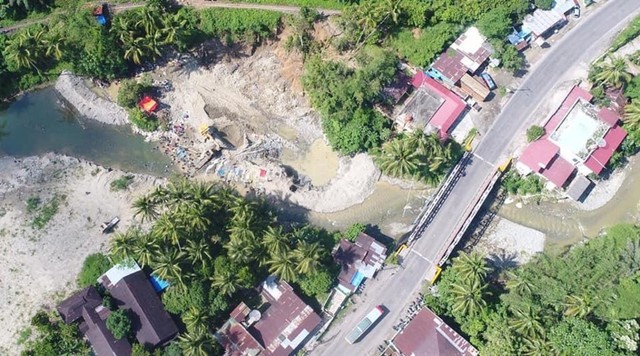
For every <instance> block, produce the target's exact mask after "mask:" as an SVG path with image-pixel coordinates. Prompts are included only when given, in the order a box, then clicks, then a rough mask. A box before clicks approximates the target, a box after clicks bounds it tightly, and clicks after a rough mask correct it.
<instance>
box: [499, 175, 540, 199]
mask: <svg viewBox="0 0 640 356" xmlns="http://www.w3.org/2000/svg"><path fill="white" fill-rule="evenodd" d="M502 186H503V187H504V189H506V190H507V192H509V193H511V194H519V195H528V194H539V193H541V192H542V189H544V182H543V181H542V179H540V177H538V176H537V175H534V174H531V175H529V176H527V177H526V178H523V177H522V176H520V175H519V174H518V173H516V172H514V171H509V172H508V173H507V174H506V175H505V177H504V179H503V180H502Z"/></svg>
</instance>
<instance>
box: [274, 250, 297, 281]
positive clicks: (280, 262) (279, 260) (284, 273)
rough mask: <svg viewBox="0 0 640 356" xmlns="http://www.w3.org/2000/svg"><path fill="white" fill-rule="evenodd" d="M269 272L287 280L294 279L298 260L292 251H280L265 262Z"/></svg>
mask: <svg viewBox="0 0 640 356" xmlns="http://www.w3.org/2000/svg"><path fill="white" fill-rule="evenodd" d="M267 264H268V265H269V272H270V273H272V274H274V275H276V276H278V277H280V278H282V279H284V280H287V281H290V282H292V281H295V279H296V266H297V264H298V261H297V259H296V257H295V255H294V254H293V252H291V251H289V252H281V253H277V254H275V255H273V256H271V259H270V260H269V261H268V262H267Z"/></svg>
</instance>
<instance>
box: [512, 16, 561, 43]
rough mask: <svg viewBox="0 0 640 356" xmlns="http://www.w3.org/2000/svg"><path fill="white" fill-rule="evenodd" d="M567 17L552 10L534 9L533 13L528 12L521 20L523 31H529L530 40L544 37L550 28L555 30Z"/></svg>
mask: <svg viewBox="0 0 640 356" xmlns="http://www.w3.org/2000/svg"><path fill="white" fill-rule="evenodd" d="M566 21H567V19H566V18H565V17H564V16H563V15H562V14H559V13H558V12H557V11H554V10H541V9H536V10H535V11H534V12H533V14H528V15H527V16H525V18H524V20H522V28H523V31H524V32H527V33H531V36H532V40H536V39H537V38H546V37H547V36H548V35H549V33H550V32H551V31H552V30H555V29H556V28H558V27H559V26H561V25H562V24H564V23H566Z"/></svg>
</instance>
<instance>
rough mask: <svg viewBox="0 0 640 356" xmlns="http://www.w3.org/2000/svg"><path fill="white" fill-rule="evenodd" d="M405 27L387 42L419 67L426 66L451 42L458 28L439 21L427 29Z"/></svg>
mask: <svg viewBox="0 0 640 356" xmlns="http://www.w3.org/2000/svg"><path fill="white" fill-rule="evenodd" d="M415 33H418V35H417V36H416V35H414V31H413V30H411V29H404V30H401V31H399V32H398V33H397V34H395V35H394V36H393V37H391V38H390V39H389V40H388V41H387V44H388V45H389V46H390V47H391V48H393V49H395V50H396V52H398V54H399V55H400V56H401V57H403V58H405V59H407V60H408V61H409V62H411V64H413V65H415V66H418V67H426V66H428V65H429V64H430V63H431V61H433V60H434V59H435V58H436V57H437V56H438V55H439V54H440V52H442V50H443V49H444V47H445V46H447V45H448V44H449V43H451V42H452V41H453V40H454V39H455V37H456V35H457V34H458V29H457V28H456V26H454V25H452V24H449V23H439V24H437V25H435V26H431V27H428V28H425V29H421V30H416V31H415Z"/></svg>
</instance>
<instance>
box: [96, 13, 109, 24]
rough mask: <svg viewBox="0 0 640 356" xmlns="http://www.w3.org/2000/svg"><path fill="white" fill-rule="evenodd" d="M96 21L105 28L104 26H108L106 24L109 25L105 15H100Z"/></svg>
mask: <svg viewBox="0 0 640 356" xmlns="http://www.w3.org/2000/svg"><path fill="white" fill-rule="evenodd" d="M96 21H98V23H99V24H100V25H101V26H104V25H106V24H107V18H106V17H104V15H98V16H96Z"/></svg>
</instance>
